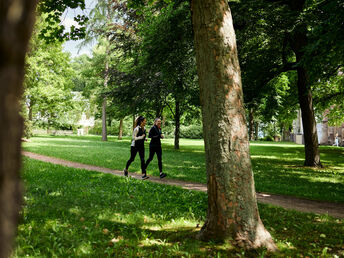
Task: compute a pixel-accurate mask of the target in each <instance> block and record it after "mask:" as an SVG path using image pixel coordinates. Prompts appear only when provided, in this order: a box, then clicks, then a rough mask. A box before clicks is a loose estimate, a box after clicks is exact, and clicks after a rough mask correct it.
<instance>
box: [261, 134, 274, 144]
mask: <svg viewBox="0 0 344 258" xmlns="http://www.w3.org/2000/svg"><path fill="white" fill-rule="evenodd" d="M260 140H261V141H267V142H273V141H274V137H273V136H271V135H267V136H265V137H263V138H261V139H260Z"/></svg>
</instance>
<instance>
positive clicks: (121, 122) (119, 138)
mask: <svg viewBox="0 0 344 258" xmlns="http://www.w3.org/2000/svg"><path fill="white" fill-rule="evenodd" d="M122 137H123V119H121V120H120V121H119V132H118V140H122Z"/></svg>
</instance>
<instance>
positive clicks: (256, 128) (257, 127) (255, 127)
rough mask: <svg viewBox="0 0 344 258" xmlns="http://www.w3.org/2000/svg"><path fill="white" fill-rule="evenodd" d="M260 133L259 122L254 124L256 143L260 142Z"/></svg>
mask: <svg viewBox="0 0 344 258" xmlns="http://www.w3.org/2000/svg"><path fill="white" fill-rule="evenodd" d="M258 131H259V126H258V122H255V123H254V139H255V140H256V141H258Z"/></svg>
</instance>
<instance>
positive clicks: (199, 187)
mask: <svg viewBox="0 0 344 258" xmlns="http://www.w3.org/2000/svg"><path fill="white" fill-rule="evenodd" d="M22 155H24V156H26V157H29V158H32V159H36V160H40V161H44V162H50V163H53V164H57V165H63V166H66V167H72V168H79V169H85V170H91V171H96V172H102V173H108V174H113V175H116V176H123V172H122V171H119V170H113V169H109V168H104V167H98V166H92V165H85V164H82V163H78V162H72V161H67V160H63V159H58V158H54V157H49V156H45V155H41V154H36V153H33V152H27V151H22ZM130 176H131V177H132V178H135V179H141V175H139V174H135V173H130ZM149 180H150V181H152V182H154V183H159V184H167V185H175V186H180V187H181V188H183V189H188V190H196V191H202V192H206V191H207V186H206V185H205V184H200V183H193V182H185V181H180V180H175V179H169V178H164V179H160V178H159V177H155V176H150V178H149ZM256 195H257V200H258V202H261V203H266V204H272V205H275V206H280V207H283V208H285V209H290V210H296V211H301V212H312V213H317V214H328V215H330V216H332V217H334V218H341V219H342V218H344V204H341V203H331V202H325V201H314V200H308V199H303V198H297V197H292V196H283V195H275V194H267V193H256Z"/></svg>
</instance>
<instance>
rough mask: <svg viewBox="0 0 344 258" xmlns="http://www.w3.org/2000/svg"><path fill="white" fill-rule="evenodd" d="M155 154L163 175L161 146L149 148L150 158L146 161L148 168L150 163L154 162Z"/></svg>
mask: <svg viewBox="0 0 344 258" xmlns="http://www.w3.org/2000/svg"><path fill="white" fill-rule="evenodd" d="M155 153H156V156H157V157H158V165H159V171H160V173H161V172H162V160H161V155H162V150H161V146H149V158H148V159H147V161H146V168H147V167H148V165H149V163H150V162H151V161H152V160H153V157H154V154H155Z"/></svg>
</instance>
